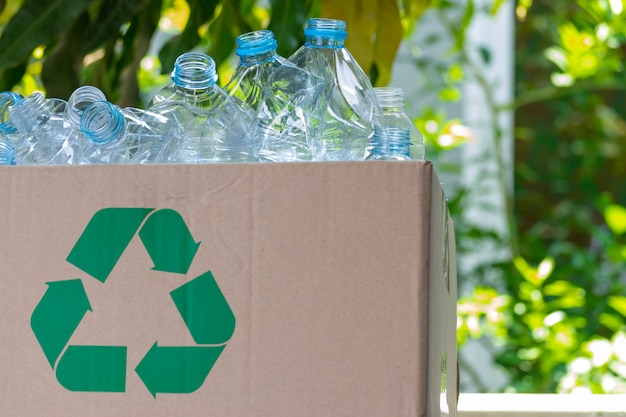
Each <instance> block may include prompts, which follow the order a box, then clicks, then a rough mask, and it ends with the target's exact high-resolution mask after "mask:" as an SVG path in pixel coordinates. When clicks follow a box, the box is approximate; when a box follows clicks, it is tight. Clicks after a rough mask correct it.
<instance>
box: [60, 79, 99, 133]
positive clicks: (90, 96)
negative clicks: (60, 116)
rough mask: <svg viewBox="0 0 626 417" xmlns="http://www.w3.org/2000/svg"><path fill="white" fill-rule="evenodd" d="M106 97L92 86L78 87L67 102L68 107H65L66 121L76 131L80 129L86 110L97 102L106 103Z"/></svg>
mask: <svg viewBox="0 0 626 417" xmlns="http://www.w3.org/2000/svg"><path fill="white" fill-rule="evenodd" d="M105 100H106V96H105V95H104V93H103V92H102V91H101V90H100V89H98V88H96V87H91V86H82V87H78V88H77V89H76V90H74V92H73V93H72V95H71V96H70V98H69V100H68V101H67V106H66V107H65V114H64V115H65V120H66V121H67V122H68V123H69V124H70V125H71V126H72V127H73V128H75V129H80V116H81V115H82V114H83V112H84V111H85V109H86V108H87V107H89V105H90V104H92V103H95V102H96V101H105Z"/></svg>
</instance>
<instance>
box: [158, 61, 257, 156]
mask: <svg viewBox="0 0 626 417" xmlns="http://www.w3.org/2000/svg"><path fill="white" fill-rule="evenodd" d="M216 80H217V73H216V70H215V62H214V61H213V59H212V58H211V57H210V56H208V55H206V54H203V53H199V52H188V53H185V54H183V55H181V56H179V57H178V58H177V60H176V62H175V64H174V70H173V71H172V81H171V83H170V84H168V85H167V86H165V87H164V88H163V89H162V90H161V91H159V92H158V93H157V94H156V95H155V96H154V97H153V99H152V101H151V102H150V104H149V105H148V107H147V109H148V110H149V111H151V112H152V113H156V114H158V115H160V116H162V117H165V118H167V119H169V120H171V122H172V123H175V124H178V125H180V126H181V128H182V134H181V136H180V137H179V138H177V140H175V141H174V142H173V143H172V144H171V145H172V146H171V148H170V149H168V151H167V153H168V155H169V158H168V160H169V161H170V162H187V163H203V162H225V161H228V162H247V161H253V160H254V148H253V144H252V140H251V136H250V132H249V126H250V123H251V121H252V118H253V114H252V113H251V112H248V111H246V110H245V109H242V108H241V107H240V106H239V105H238V104H237V102H236V101H235V100H234V99H233V98H231V97H230V96H229V95H228V94H227V93H226V92H225V91H224V90H223V89H222V88H220V87H219V86H218V85H217V84H216V83H215V82H216Z"/></svg>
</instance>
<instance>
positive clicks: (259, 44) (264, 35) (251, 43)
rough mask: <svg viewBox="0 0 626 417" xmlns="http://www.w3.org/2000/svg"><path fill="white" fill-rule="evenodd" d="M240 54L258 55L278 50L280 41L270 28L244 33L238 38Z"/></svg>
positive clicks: (237, 51) (237, 50) (238, 51)
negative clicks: (278, 41)
mask: <svg viewBox="0 0 626 417" xmlns="http://www.w3.org/2000/svg"><path fill="white" fill-rule="evenodd" d="M236 42H237V49H235V53H236V54H237V55H238V56H250V55H257V54H262V53H266V52H270V51H273V50H276V48H278V43H277V42H276V39H275V38H274V33H272V31H270V30H257V31H254V32H248V33H244V34H242V35H239V36H238V37H237V39H236Z"/></svg>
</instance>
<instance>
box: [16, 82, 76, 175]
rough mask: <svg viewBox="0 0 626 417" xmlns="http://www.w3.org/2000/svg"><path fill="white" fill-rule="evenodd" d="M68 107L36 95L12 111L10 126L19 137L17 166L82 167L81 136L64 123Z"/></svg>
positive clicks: (20, 103)
mask: <svg viewBox="0 0 626 417" xmlns="http://www.w3.org/2000/svg"><path fill="white" fill-rule="evenodd" d="M66 104H67V103H66V102H65V101H64V100H61V99H45V98H44V97H43V95H42V94H41V93H33V94H31V95H30V96H28V97H26V98H24V99H23V100H19V101H17V102H15V103H14V104H13V105H12V106H11V107H9V116H10V118H11V122H12V123H13V125H14V126H15V128H17V130H18V131H19V133H20V145H19V147H18V151H17V155H16V164H17V165H47V164H79V163H81V158H82V152H81V149H80V145H81V143H80V142H81V141H80V140H79V138H80V135H81V134H80V132H79V131H77V130H76V129H73V128H71V127H70V126H69V125H68V124H66V123H65V119H64V117H63V115H64V113H65V109H66Z"/></svg>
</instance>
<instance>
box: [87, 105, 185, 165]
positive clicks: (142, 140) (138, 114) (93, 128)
mask: <svg viewBox="0 0 626 417" xmlns="http://www.w3.org/2000/svg"><path fill="white" fill-rule="evenodd" d="M80 128H81V130H82V131H83V133H84V134H85V137H86V138H87V140H88V144H87V145H86V146H85V150H84V161H85V163H87V164H143V163H158V162H163V161H164V160H165V151H166V148H167V147H166V144H167V142H168V141H169V140H170V138H172V137H175V136H176V135H178V134H179V133H176V129H177V128H178V126H177V125H175V124H171V123H169V121H168V120H167V119H164V118H162V117H160V116H158V115H155V114H153V113H151V112H149V111H143V110H140V109H135V108H130V107H127V108H124V109H121V108H120V107H118V106H116V105H114V104H112V103H109V102H108V101H97V102H94V103H92V104H91V105H89V106H88V107H87V108H86V109H85V110H84V111H83V113H82V115H81V118H80Z"/></svg>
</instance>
